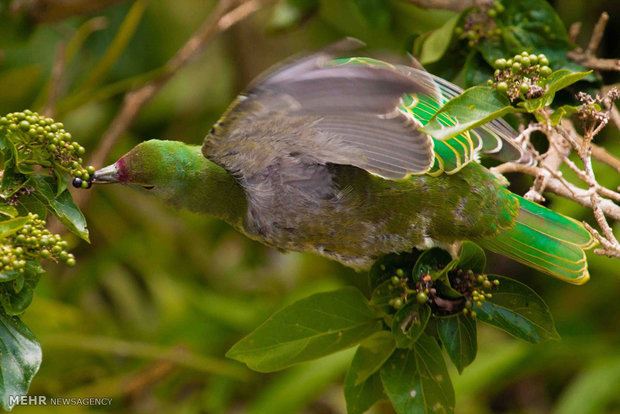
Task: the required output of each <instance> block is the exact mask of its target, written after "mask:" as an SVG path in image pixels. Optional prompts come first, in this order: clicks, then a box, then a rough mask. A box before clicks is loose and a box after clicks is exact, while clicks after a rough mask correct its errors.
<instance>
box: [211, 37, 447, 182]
mask: <svg viewBox="0 0 620 414" xmlns="http://www.w3.org/2000/svg"><path fill="white" fill-rule="evenodd" d="M345 43H346V42H345ZM345 46H346V45H345ZM342 48H343V44H342V43H341V44H339V45H338V47H337V48H336V49H342ZM333 49H334V47H332V48H330V49H329V50H324V51H322V52H319V53H316V54H314V55H311V56H309V57H305V58H301V59H298V60H296V61H294V62H292V63H289V64H287V65H285V66H280V67H278V68H276V69H275V70H273V71H271V72H270V73H268V74H267V75H264V76H262V77H260V78H259V79H258V80H257V81H255V82H254V84H253V85H252V86H251V87H250V88H249V90H248V92H247V93H246V95H245V97H244V98H241V99H240V100H239V101H238V102H237V103H236V104H234V105H233V107H232V108H231V109H230V111H229V113H227V114H226V115H225V116H224V117H223V120H222V122H223V123H224V122H226V120H227V119H231V118H235V119H236V121H235V123H236V122H241V118H243V119H244V121H243V122H246V124H245V125H248V126H250V127H252V128H253V131H254V135H253V136H252V137H251V139H252V140H253V143H254V144H257V143H258V142H265V143H267V142H268V141H267V138H262V139H261V138H260V137H258V135H268V138H269V139H270V140H271V141H270V143H272V144H273V145H274V146H278V145H280V146H279V147H278V148H280V149H282V148H283V146H282V145H281V142H282V141H285V140H286V141H287V146H286V148H285V150H286V151H288V152H294V153H301V154H303V155H308V156H311V157H312V158H313V159H315V160H316V161H318V162H319V163H334V164H345V165H353V166H356V167H360V168H363V169H365V170H367V171H369V172H371V173H373V174H376V175H379V176H381V177H384V178H388V179H401V178H405V177H407V176H408V175H410V174H423V173H425V172H427V171H428V170H429V169H430V168H431V167H432V166H433V163H434V160H435V156H434V152H433V141H432V139H431V137H430V136H428V135H426V134H425V133H423V132H421V131H419V130H418V128H419V127H420V126H421V124H420V123H419V122H418V121H417V120H416V119H415V118H414V117H413V116H411V114H409V113H407V112H403V111H401V110H399V107H400V106H401V105H402V102H403V97H404V96H407V94H417V93H419V94H429V93H432V91H431V90H430V89H429V85H427V84H425V83H420V82H418V81H417V80H416V79H415V78H414V77H411V76H407V75H405V74H403V73H401V72H400V71H398V70H395V69H394V68H388V67H374V66H369V65H365V66H361V65H341V66H334V65H331V64H329V62H330V61H331V60H332V59H333V55H332V51H333ZM236 125H237V126H239V124H238V123H237V124H236ZM270 125H271V126H270ZM278 125H279V126H281V128H282V129H286V128H288V129H289V130H291V129H292V130H293V131H292V132H291V133H288V134H286V137H281V138H279V137H278V135H283V134H284V132H282V131H276V129H277V126H278ZM226 127H227V128H226V131H225V132H224V131H222V135H223V134H227V135H229V136H230V135H231V134H233V133H232V132H231V131H232V130H233V129H234V128H235V126H234V125H232V124H230V125H226ZM217 134H218V129H217V127H216V129H215V130H214V132H213V134H212V135H217ZM234 139H239V138H238V137H235V138H234ZM248 140H250V138H248ZM209 141H210V142H209ZM276 141H280V142H276ZM223 145H227V144H224V143H223V142H222V141H221V140H218V139H217V137H213V136H212V137H209V136H208V137H207V141H206V143H205V147H203V148H206V149H205V150H204V152H205V153H206V155H207V156H208V157H213V156H214V155H215V153H216V152H218V151H219V153H221V148H222V146H223ZM243 145H246V143H244V144H243ZM257 145H258V144H257ZM209 146H210V147H209ZM281 152H282V151H281ZM214 158H217V156H215V157H214ZM216 162H217V160H216Z"/></svg>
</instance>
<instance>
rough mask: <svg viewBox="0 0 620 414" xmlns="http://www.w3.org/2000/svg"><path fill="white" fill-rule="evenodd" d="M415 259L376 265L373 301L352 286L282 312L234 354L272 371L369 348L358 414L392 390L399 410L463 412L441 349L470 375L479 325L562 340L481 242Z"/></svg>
mask: <svg viewBox="0 0 620 414" xmlns="http://www.w3.org/2000/svg"><path fill="white" fill-rule="evenodd" d="M413 254H414V253H410V254H402V255H396V254H394V255H390V256H387V257H386V258H384V259H382V260H379V261H378V262H377V263H376V264H375V265H374V266H373V269H372V270H371V271H370V276H369V277H370V285H371V286H375V288H374V289H373V291H372V292H371V294H370V298H371V299H370V302H368V301H367V300H366V299H364V298H363V296H362V295H361V294H360V293H359V291H357V290H355V289H351V288H345V289H341V290H337V291H333V292H327V293H318V294H315V295H312V296H309V297H307V298H305V299H302V300H300V301H298V302H295V303H293V304H291V305H289V306H287V307H285V308H284V309H282V310H280V311H279V312H278V313H276V314H275V315H273V316H272V317H271V318H269V319H268V320H267V321H266V322H265V323H264V324H262V325H261V326H259V327H258V328H257V329H256V330H254V332H252V333H251V334H250V335H248V336H247V337H245V338H244V339H242V340H241V341H239V342H238V343H237V344H235V345H234V346H233V347H232V348H231V350H230V351H229V352H228V354H227V356H229V357H230V358H234V359H237V360H239V361H241V362H244V363H246V364H247V365H248V366H249V367H250V368H252V369H256V370H259V371H263V372H269V371H274V370H278V369H282V368H285V367H287V366H288V365H290V364H291V363H295V362H301V361H307V360H311V359H316V358H320V357H324V356H327V355H330V354H332V353H334V352H336V351H339V350H341V349H345V348H349V347H352V346H356V345H359V347H358V350H357V352H356V354H355V356H354V358H353V362H352V364H351V368H350V369H349V373H348V374H347V379H346V380H345V388H344V393H345V397H346V400H347V407H348V410H349V413H361V412H364V411H365V410H367V409H368V408H369V407H370V406H371V405H372V404H373V403H374V402H376V401H377V400H379V399H381V398H383V397H384V393H385V395H387V396H388V398H389V399H390V401H391V402H392V404H393V406H394V409H395V410H396V412H397V413H411V412H428V413H431V412H454V390H453V387H452V383H451V382H450V377H449V375H448V371H447V369H446V366H445V363H444V360H443V356H442V355H441V347H443V348H444V349H445V350H446V352H447V354H448V356H449V357H450V359H451V360H452V362H453V363H454V364H455V366H456V367H457V369H458V370H459V372H460V371H462V370H463V369H464V368H465V367H466V366H468V365H469V364H470V363H471V362H472V361H473V360H474V358H475V356H476V349H477V338H476V323H475V322H476V320H477V319H478V320H480V321H481V322H484V323H487V324H489V325H492V326H495V327H497V328H499V329H502V330H504V331H506V332H508V333H510V334H512V335H514V336H516V337H517V338H520V339H523V340H525V341H529V342H532V343H538V342H540V341H544V340H548V339H558V338H559V336H558V334H557V332H556V330H555V326H554V324H553V319H552V317H551V313H550V311H549V308H548V307H547V305H546V304H545V303H544V302H543V301H542V299H541V298H540V297H539V296H538V295H536V293H534V291H533V290H531V289H530V288H528V287H527V286H525V285H524V284H522V283H519V282H517V281H515V280H512V279H509V278H505V277H501V276H494V275H491V276H486V275H484V274H483V273H482V272H483V271H484V267H485V263H486V259H485V255H484V252H483V251H482V249H480V248H479V247H478V246H476V245H475V244H474V243H471V242H466V243H464V244H463V247H462V249H461V255H460V256H459V258H458V259H454V260H446V259H447V258H449V255H448V256H446V252H444V251H443V250H441V249H431V250H428V251H426V252H424V253H422V254H421V255H419V257H418V259H417V261H416V262H415V264H414V265H413V266H412V265H411V263H412V262H413V260H412V255H413ZM386 303H389V304H390V306H387V307H386ZM381 322H383V323H381ZM379 379H380V381H379ZM383 390H384V391H383Z"/></svg>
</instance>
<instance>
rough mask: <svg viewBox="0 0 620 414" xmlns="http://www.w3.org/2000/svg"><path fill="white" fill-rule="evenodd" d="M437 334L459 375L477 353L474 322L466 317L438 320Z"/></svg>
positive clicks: (457, 316) (458, 316)
mask: <svg viewBox="0 0 620 414" xmlns="http://www.w3.org/2000/svg"><path fill="white" fill-rule="evenodd" d="M437 332H438V333H439V338H440V339H441V342H442V344H443V346H444V348H445V349H446V353H447V354H448V356H449V357H450V360H452V362H453V363H454V366H456V369H457V370H458V371H459V373H461V372H463V369H464V368H465V367H466V366H468V365H469V364H471V363H472V361H473V360H474V359H475V358H476V353H477V351H478V339H477V337H476V321H475V320H474V319H473V318H471V317H470V316H467V315H462V314H460V315H456V316H453V317H450V318H438V320H437Z"/></svg>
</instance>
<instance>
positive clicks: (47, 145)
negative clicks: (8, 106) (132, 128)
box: [0, 109, 95, 188]
mask: <svg viewBox="0 0 620 414" xmlns="http://www.w3.org/2000/svg"><path fill="white" fill-rule="evenodd" d="M3 129H6V130H7V131H10V132H12V133H13V135H14V136H15V139H16V141H15V142H16V147H17V150H18V151H19V152H20V158H21V159H22V160H25V161H26V162H28V163H31V164H37V165H41V166H44V167H50V168H54V167H60V168H61V169H63V170H65V171H67V172H68V173H69V174H71V175H72V176H73V177H74V180H73V185H74V186H76V187H82V188H90V186H91V184H92V175H93V173H94V172H95V169H94V168H93V167H87V168H84V167H83V166H82V162H83V161H82V158H81V156H82V155H83V154H84V152H85V151H86V150H85V149H84V147H82V146H81V145H80V144H79V143H77V142H75V141H72V140H71V134H70V133H69V132H67V131H65V129H64V126H63V124H61V123H60V122H54V120H53V119H51V118H46V117H43V116H41V115H39V114H38V113H36V112H32V111H30V110H28V109H26V110H25V111H23V112H13V113H10V114H8V115H6V116H3V117H0V131H2V130H3Z"/></svg>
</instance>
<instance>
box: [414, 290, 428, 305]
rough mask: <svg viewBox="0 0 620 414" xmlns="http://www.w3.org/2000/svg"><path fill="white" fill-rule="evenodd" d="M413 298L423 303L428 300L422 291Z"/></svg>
mask: <svg viewBox="0 0 620 414" xmlns="http://www.w3.org/2000/svg"><path fill="white" fill-rule="evenodd" d="M415 300H416V301H417V302H418V303H419V304H420V305H422V304H424V303H426V302H428V295H427V294H426V293H424V292H419V293H418V294H417V295H416V297H415Z"/></svg>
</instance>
